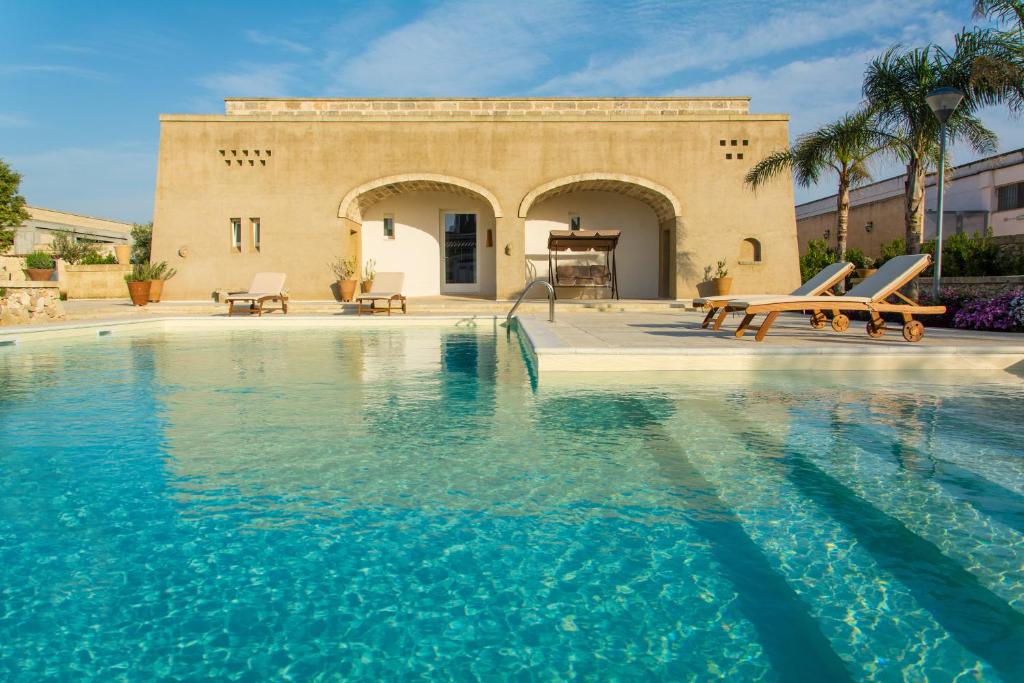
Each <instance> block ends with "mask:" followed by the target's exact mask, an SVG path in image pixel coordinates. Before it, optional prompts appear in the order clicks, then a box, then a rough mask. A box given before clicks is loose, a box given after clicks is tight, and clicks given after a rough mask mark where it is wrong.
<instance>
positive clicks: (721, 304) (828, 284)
mask: <svg viewBox="0 0 1024 683" xmlns="http://www.w3.org/2000/svg"><path fill="white" fill-rule="evenodd" d="M852 270H853V264H852V263H849V262H848V261H837V262H836V263H833V264H832V265H830V266H826V267H825V268H822V269H821V271H819V272H818V273H817V274H816V275H815V276H814V277H812V278H811V279H810V280H808V281H807V282H805V283H803V284H802V285H800V286H799V287H797V288H796V289H794V290H793V291H792V292H791V293H790V294H789V296H818V295H828V294H830V292H829V290H831V289H832V288H833V287H835V286H836V285H837V284H839V283H840V282H842V280H843V279H844V278H846V276H847V275H849V274H850V271H852ZM777 296H779V295H777V294H754V295H739V294H730V295H722V296H705V297H700V298H697V299H694V300H693V305H694V307H695V308H706V309H707V312H708V314H707V315H706V316H704V320H703V321H701V324H700V326H701V328H704V329H706V328H707V326H708V325H709V324H711V320H712V318H715V316H716V315H717V316H718V317H717V318H716V319H715V325H714V327H713V328H712V329H714V330H718V329H719V328H721V327H722V323H723V322H724V321H725V318H726V316H727V315H729V310H728V306H729V302H730V301H736V300H738V299H742V300H743V301H747V302H749V301H751V300H759V299H773V298H775V297H777ZM815 320H820V321H821V325H815V327H818V328H820V327H824V326H825V322H824V321H825V317H824V314H823V313H821V311H818V310H815V311H814V314H813V316H812V324H814V322H813V321H815Z"/></svg>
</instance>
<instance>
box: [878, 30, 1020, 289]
mask: <svg viewBox="0 0 1024 683" xmlns="http://www.w3.org/2000/svg"><path fill="white" fill-rule="evenodd" d="M990 47H991V40H990V38H989V36H988V35H987V32H986V31H974V32H970V33H963V34H960V35H958V36H957V38H956V47H955V49H954V50H953V52H947V51H945V50H943V49H942V48H941V47H938V46H935V45H929V46H928V47H924V48H916V49H911V50H906V49H903V48H900V47H899V46H896V47H892V48H889V49H888V50H887V51H886V52H885V53H884V54H882V55H881V56H880V57H877V58H875V59H874V60H872V61H871V62H870V63H869V64H868V69H867V72H866V73H865V75H864V97H865V99H866V100H867V104H868V106H869V107H870V108H871V109H872V111H873V112H874V113H875V116H876V118H877V121H878V124H879V127H880V129H881V131H882V132H884V133H885V134H886V135H887V136H888V137H889V141H890V146H889V149H890V150H891V151H893V152H894V153H895V154H896V155H897V157H898V158H900V160H901V161H903V162H904V163H906V165H907V182H906V191H905V200H904V222H905V231H906V250H907V253H909V254H917V253H920V251H921V237H922V232H923V225H924V182H925V174H926V173H927V171H928V169H929V168H930V167H934V165H935V160H936V158H937V156H938V147H939V122H938V119H936V118H935V115H934V114H933V113H932V110H931V109H930V108H929V107H928V103H927V102H926V101H925V96H926V95H927V94H928V93H929V92H931V91H932V90H934V89H935V88H938V87H942V86H953V87H956V88H959V89H960V90H962V91H963V93H964V99H963V101H962V102H961V104H960V107H959V108H958V109H957V110H956V112H955V113H954V114H953V115H952V116H951V117H950V118H949V120H948V121H947V122H946V130H947V134H948V135H949V139H950V140H951V141H957V140H963V141H966V142H967V143H969V144H970V146H971V147H972V148H973V149H974V150H975V151H976V152H978V153H991V152H993V151H995V149H996V136H995V133H993V132H992V131H990V130H989V129H988V128H986V127H985V126H984V125H983V124H982V122H981V121H980V120H979V119H978V118H977V116H976V115H975V113H976V112H977V111H978V110H979V109H981V108H982V107H984V106H987V105H990V104H996V103H998V102H1005V101H1008V100H1009V98H1010V96H1011V95H1012V93H1013V92H1014V90H1015V89H1016V91H1017V93H1018V94H1019V93H1020V92H1021V91H1022V84H1021V83H1017V84H1016V85H1014V84H1012V83H997V82H993V81H985V82H983V83H978V82H976V79H975V78H974V74H975V67H974V65H975V61H976V60H977V59H978V58H979V57H982V56H984V55H986V54H988V50H989V49H990ZM915 282H916V281H915ZM912 289H916V285H915V286H913V287H912ZM913 293H914V294H916V291H915V292H913Z"/></svg>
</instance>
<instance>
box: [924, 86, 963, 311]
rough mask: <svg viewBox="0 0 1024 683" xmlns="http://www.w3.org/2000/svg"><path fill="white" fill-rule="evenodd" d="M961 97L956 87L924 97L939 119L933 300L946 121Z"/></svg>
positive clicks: (938, 260)
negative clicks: (937, 196)
mask: <svg viewBox="0 0 1024 683" xmlns="http://www.w3.org/2000/svg"><path fill="white" fill-rule="evenodd" d="M963 99H964V94H963V92H961V91H960V90H957V89H956V88H936V89H935V90H932V91H931V92H930V93H928V95H927V96H926V97H925V100H926V101H927V102H928V106H929V107H931V110H932V113H933V114H935V118H937V119H938V120H939V198H938V205H937V206H936V207H935V212H936V216H935V268H934V274H933V275H932V299H933V300H934V301H938V300H939V280H941V279H942V195H943V193H944V192H945V183H946V122H947V121H949V117H950V116H952V115H953V112H954V111H956V108H957V107H959V106H960V102H961V101H962V100H963Z"/></svg>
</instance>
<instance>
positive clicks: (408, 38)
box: [334, 0, 585, 96]
mask: <svg viewBox="0 0 1024 683" xmlns="http://www.w3.org/2000/svg"><path fill="white" fill-rule="evenodd" d="M577 10H579V8H578V7H577V6H576V3H574V2H571V1H570V0H548V1H547V2H544V1H543V0H528V1H524V2H511V3H476V2H470V1H468V0H455V1H449V2H445V3H442V4H441V5H438V6H436V7H434V8H433V9H431V10H429V11H428V12H426V13H425V14H424V15H423V16H422V17H420V18H418V19H416V20H414V21H412V22H411V23H408V24H405V25H404V26H400V27H399V28H397V29H394V30H392V31H390V32H388V33H385V34H384V35H382V36H380V37H379V38H377V39H375V40H372V41H370V42H369V43H368V44H367V45H366V47H365V49H364V50H363V51H362V52H360V53H359V54H357V55H355V56H354V57H352V58H350V59H349V60H348V61H347V62H345V63H343V64H342V65H341V67H340V72H339V73H338V75H337V77H336V79H335V83H334V86H335V87H334V90H336V91H340V92H341V93H344V94H353V95H354V94H359V95H370V94H376V95H381V94H387V95H405V96H422V95H435V96H438V95H471V94H485V93H494V92H496V91H499V90H501V89H503V88H515V87H520V84H525V83H528V82H529V81H530V80H531V79H534V78H536V77H537V75H538V73H539V72H540V71H541V69H542V68H543V67H544V66H545V65H546V64H547V63H548V56H547V54H546V49H547V48H548V47H549V46H551V45H552V44H557V41H560V40H563V39H565V38H566V37H567V36H569V35H572V32H573V25H574V22H575V21H577V20H578V19H579V18H580V17H581V16H582V14H583V13H585V12H583V11H582V10H580V13H577Z"/></svg>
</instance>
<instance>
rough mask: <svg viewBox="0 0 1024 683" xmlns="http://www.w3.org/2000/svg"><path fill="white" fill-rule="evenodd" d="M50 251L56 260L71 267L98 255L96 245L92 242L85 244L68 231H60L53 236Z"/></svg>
mask: <svg viewBox="0 0 1024 683" xmlns="http://www.w3.org/2000/svg"><path fill="white" fill-rule="evenodd" d="M50 251H51V252H52V253H53V255H54V257H55V258H59V259H61V260H63V261H65V262H67V263H69V264H71V265H77V264H79V263H83V262H84V261H85V259H87V258H89V257H92V256H95V255H96V245H95V244H94V243H92V242H83V241H81V240H79V239H78V238H76V237H75V236H74V235H73V234H71V233H70V232H68V231H67V230H60V231H58V232H57V233H55V234H54V236H53V241H52V242H51V243H50Z"/></svg>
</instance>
